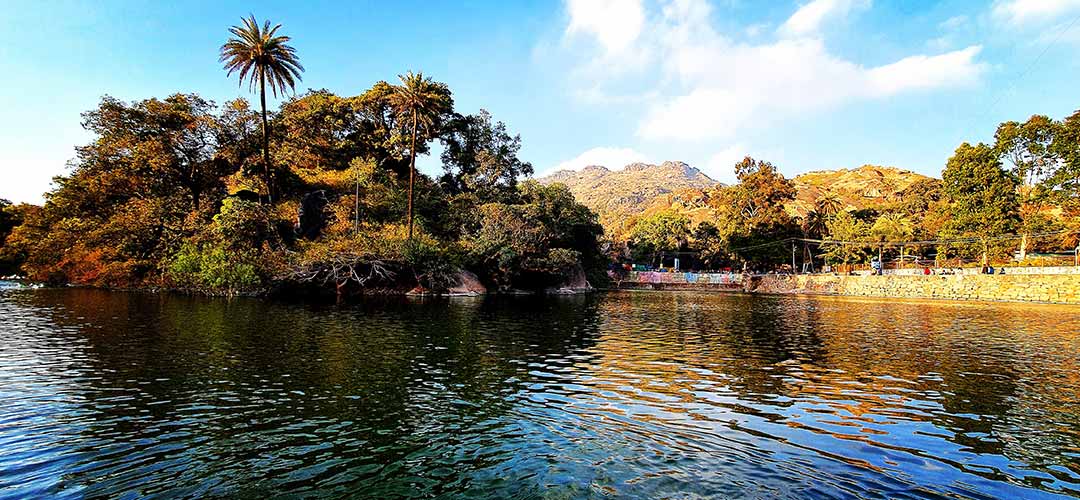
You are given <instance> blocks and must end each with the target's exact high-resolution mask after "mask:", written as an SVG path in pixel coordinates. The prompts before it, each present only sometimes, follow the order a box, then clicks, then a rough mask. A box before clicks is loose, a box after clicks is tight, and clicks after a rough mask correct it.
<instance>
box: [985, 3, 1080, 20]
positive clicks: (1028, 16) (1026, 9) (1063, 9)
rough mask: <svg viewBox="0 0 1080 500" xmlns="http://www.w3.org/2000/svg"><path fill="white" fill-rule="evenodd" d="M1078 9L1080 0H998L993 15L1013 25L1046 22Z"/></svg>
mask: <svg viewBox="0 0 1080 500" xmlns="http://www.w3.org/2000/svg"><path fill="white" fill-rule="evenodd" d="M1078 11H1080V0H998V1H997V2H995V3H994V8H993V14H994V17H995V18H997V19H998V20H1000V21H1003V22H1005V23H1007V24H1011V25H1013V26H1021V25H1029V24H1037V23H1046V22H1050V21H1054V20H1057V19H1058V18H1060V17H1061V16H1063V15H1066V14H1072V13H1075V12H1078Z"/></svg>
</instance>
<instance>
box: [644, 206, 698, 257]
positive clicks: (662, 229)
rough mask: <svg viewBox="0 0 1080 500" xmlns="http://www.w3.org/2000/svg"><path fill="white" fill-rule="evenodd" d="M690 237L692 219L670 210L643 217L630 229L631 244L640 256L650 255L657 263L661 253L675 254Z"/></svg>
mask: <svg viewBox="0 0 1080 500" xmlns="http://www.w3.org/2000/svg"><path fill="white" fill-rule="evenodd" d="M689 237H690V218H689V217H687V216H686V215H683V214H681V213H679V212H678V211H676V210H672V209H668V210H663V211H660V212H656V213H654V214H651V215H648V216H645V217H642V218H641V219H639V220H638V221H637V222H636V223H634V225H633V227H632V228H631V229H630V242H631V244H633V245H634V247H635V249H636V250H637V252H636V253H637V254H638V255H642V254H649V255H651V260H652V261H653V262H655V261H656V257H657V255H659V254H660V252H673V251H677V250H679V248H680V247H681V246H682V245H683V243H685V242H686V241H687V240H688V238H689Z"/></svg>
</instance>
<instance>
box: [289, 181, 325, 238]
mask: <svg viewBox="0 0 1080 500" xmlns="http://www.w3.org/2000/svg"><path fill="white" fill-rule="evenodd" d="M329 204H330V201H329V200H327V199H326V191H323V190H321V189H320V190H318V191H312V192H310V193H308V194H305V195H304V197H303V198H302V199H301V200H300V210H299V211H298V212H297V214H296V226H295V227H294V229H295V230H296V235H297V236H299V237H301V238H304V239H307V240H313V239H315V238H318V237H319V235H320V234H322V230H323V228H325V227H326V224H327V222H328V220H327V217H326V206H327V205H329Z"/></svg>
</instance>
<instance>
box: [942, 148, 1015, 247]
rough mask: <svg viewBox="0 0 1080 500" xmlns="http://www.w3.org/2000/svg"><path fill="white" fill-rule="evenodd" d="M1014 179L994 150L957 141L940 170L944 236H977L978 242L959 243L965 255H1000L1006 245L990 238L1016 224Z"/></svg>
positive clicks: (1012, 227)
mask: <svg viewBox="0 0 1080 500" xmlns="http://www.w3.org/2000/svg"><path fill="white" fill-rule="evenodd" d="M1018 184H1019V182H1018V179H1017V178H1016V176H1015V175H1013V174H1012V173H1011V172H1009V171H1007V170H1005V169H1004V168H1002V166H1001V162H1000V161H999V159H998V155H997V153H996V152H995V151H994V149H993V148H991V147H990V146H987V145H986V144H981V143H980V144H978V145H975V146H972V145H970V144H968V143H966V142H965V143H964V144H961V145H960V147H958V148H957V149H956V153H954V154H953V156H952V157H950V158H949V161H948V163H947V164H946V165H945V170H944V171H943V172H942V191H943V192H944V194H945V196H946V199H947V200H948V202H949V219H948V221H946V223H945V225H944V227H943V228H942V235H943V236H946V237H959V238H978V239H980V240H982V241H981V244H980V245H977V246H972V245H963V246H961V247H960V249H961V251H962V252H964V253H966V254H967V255H969V256H972V255H975V254H977V253H979V251H981V252H982V253H983V254H984V255H987V254H989V253H990V252H994V253H995V254H997V255H1001V254H1002V253H1004V251H1005V250H1006V249H1007V248H1008V247H1007V245H1002V244H996V245H991V243H990V238H993V237H995V236H1001V235H1005V234H1010V233H1013V232H1015V231H1016V229H1017V227H1018V224H1019V216H1018V213H1019V210H1018V209H1019V204H1018V202H1017V197H1016V191H1017V190H1016V188H1017V185H1018Z"/></svg>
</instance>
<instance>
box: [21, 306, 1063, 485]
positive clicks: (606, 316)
mask: <svg viewBox="0 0 1080 500" xmlns="http://www.w3.org/2000/svg"><path fill="white" fill-rule="evenodd" d="M0 318H2V321H0V408H2V410H0V498H36V497H49V498H87V497H91V498H92V497H116V498H129V497H130V498H136V497H138V498H142V497H150V498H207V497H252V498H262V497H289V498H306V497H364V498H431V497H436V498H459V497H481V498H535V497H544V498H547V497H554V498H597V497H628V498H642V497H665V498H717V497H720V498H726V497H767V498H777V497H779V498H806V497H811V498H853V497H854V498H936V497H940V498H1006V497H1031V498H1034V497H1041V496H1045V497H1052V496H1059V495H1062V496H1080V375H1078V374H1080V311H1078V310H1076V309H1073V308H1067V307H1054V306H1011V305H971V304H959V303H940V302H939V303H897V302H883V301H858V300H850V299H837V298H795V297H749V296H741V295H698V294H689V293H686V294H683V293H670V294H663V293H613V294H607V295H598V296H593V297H571V298H552V299H543V300H537V299H526V300H515V299H487V300H465V301H450V302H447V301H421V302H418V301H406V300H378V301H371V302H369V303H365V304H361V305H358V306H356V307H349V308H331V307H324V306H305V305H299V304H279V303H268V302H261V301H255V300H243V299H242V300H232V301H226V300H216V299H201V298H190V297H178V296H158V295H146V294H125V293H108V292H101V291H92V290H48V289H44V290H26V289H2V290H0Z"/></svg>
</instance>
